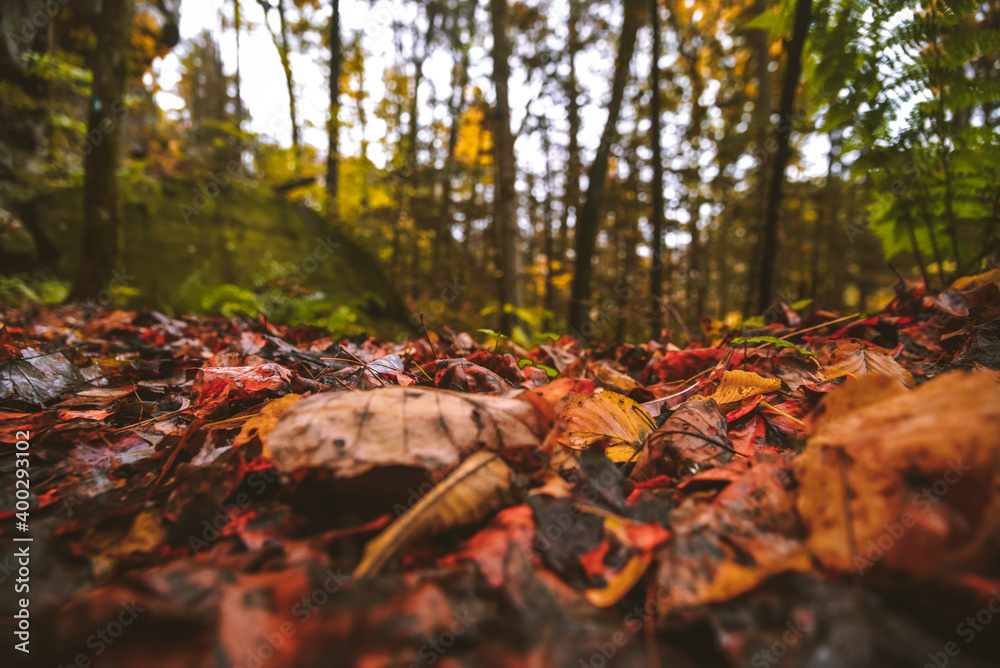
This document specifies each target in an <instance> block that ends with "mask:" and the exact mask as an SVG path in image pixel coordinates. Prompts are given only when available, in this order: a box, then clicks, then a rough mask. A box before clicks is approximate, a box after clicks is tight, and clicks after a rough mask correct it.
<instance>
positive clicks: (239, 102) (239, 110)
mask: <svg viewBox="0 0 1000 668" xmlns="http://www.w3.org/2000/svg"><path fill="white" fill-rule="evenodd" d="M233 30H234V32H235V33H236V123H237V126H238V127H239V128H240V129H242V128H243V93H242V88H243V76H242V75H241V73H240V32H242V30H243V12H242V9H241V8H240V0H233Z"/></svg>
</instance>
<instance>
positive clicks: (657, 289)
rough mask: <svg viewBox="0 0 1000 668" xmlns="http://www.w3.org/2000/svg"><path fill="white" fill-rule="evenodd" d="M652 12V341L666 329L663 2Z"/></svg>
mask: <svg viewBox="0 0 1000 668" xmlns="http://www.w3.org/2000/svg"><path fill="white" fill-rule="evenodd" d="M649 12H650V17H651V20H652V28H653V47H652V50H653V52H652V54H651V63H650V75H649V82H650V88H651V89H652V95H653V97H652V100H651V101H650V105H649V120H650V126H649V136H650V144H651V146H652V150H653V158H652V160H653V183H652V184H651V187H652V189H653V197H652V212H651V215H650V219H651V221H652V225H653V239H652V266H651V267H650V272H649V282H650V283H649V296H650V301H652V302H653V314H652V334H651V337H652V338H653V339H658V338H659V337H660V330H662V329H663V209H664V206H663V148H662V146H661V143H660V134H661V129H660V52H661V51H662V50H663V48H662V46H661V44H660V3H659V0H649Z"/></svg>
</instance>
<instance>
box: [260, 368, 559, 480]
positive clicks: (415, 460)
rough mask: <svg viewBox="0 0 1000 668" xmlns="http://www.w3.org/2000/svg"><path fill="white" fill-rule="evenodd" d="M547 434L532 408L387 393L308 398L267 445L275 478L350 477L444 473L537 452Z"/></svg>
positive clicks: (410, 391) (455, 396) (477, 398)
mask: <svg viewBox="0 0 1000 668" xmlns="http://www.w3.org/2000/svg"><path fill="white" fill-rule="evenodd" d="M524 394H527V393H524ZM539 401H540V400H539ZM549 428H550V424H549V421H548V419H547V418H546V416H544V415H543V414H542V411H540V410H539V409H538V408H537V407H536V405H535V403H532V402H530V401H523V400H521V399H518V398H512V397H511V396H509V395H508V396H505V397H494V396H486V395H469V394H462V393H459V392H450V391H447V390H438V389H434V388H423V387H405V388H404V387H387V388H383V389H376V390H370V391H352V392H330V393H325V394H320V395H316V396H312V397H307V398H306V399H303V400H301V401H299V402H297V403H296V404H294V405H293V406H291V407H289V408H288V409H287V410H286V411H285V412H284V414H283V415H282V416H281V419H280V420H279V421H278V424H277V426H276V427H275V428H274V431H273V432H271V434H270V436H269V437H268V439H267V445H268V449H269V451H270V453H271V457H272V458H273V461H274V465H275V467H276V468H277V469H278V470H280V471H295V470H297V469H302V468H329V469H331V470H333V471H334V472H335V473H336V475H337V476H338V477H353V476H357V475H360V474H362V473H365V472H367V471H369V470H371V469H373V468H375V467H379V466H412V467H419V468H424V469H427V470H430V471H442V472H446V471H449V470H451V469H453V468H455V467H456V466H457V465H458V463H459V462H460V461H461V460H463V459H465V458H466V457H468V456H469V455H470V454H471V453H473V452H475V451H477V450H481V449H489V450H494V451H498V450H502V449H505V448H517V447H534V446H537V445H539V444H540V443H541V441H542V439H543V438H544V436H545V435H546V433H547V432H548V430H549Z"/></svg>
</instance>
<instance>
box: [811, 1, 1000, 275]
mask: <svg viewBox="0 0 1000 668" xmlns="http://www.w3.org/2000/svg"><path fill="white" fill-rule="evenodd" d="M819 4H820V11H819V18H818V20H817V29H816V30H815V31H814V38H813V39H814V44H815V47H816V48H815V49H814V50H815V53H816V56H817V59H818V61H819V62H820V63H824V61H826V60H827V59H829V60H830V62H831V64H830V65H828V66H823V65H820V64H817V65H816V66H815V69H814V76H815V79H814V81H813V83H814V84H815V87H816V88H818V89H821V90H822V91H824V93H823V94H822V95H821V96H820V99H821V102H823V103H825V105H826V111H825V114H824V124H823V129H824V130H827V131H829V130H833V129H836V128H842V127H847V126H852V127H851V128H850V131H849V133H848V138H847V140H846V142H845V146H844V150H845V152H850V151H852V150H853V151H857V152H858V159H857V160H856V161H855V162H854V164H853V166H852V169H853V171H854V172H855V174H856V175H857V176H858V177H864V176H870V177H871V185H872V192H873V195H874V197H873V200H872V201H871V202H870V203H869V205H868V206H867V209H866V212H867V215H868V219H867V223H862V224H861V225H853V224H850V225H848V226H847V227H846V228H845V232H847V233H848V235H849V236H850V235H853V234H859V233H862V232H864V231H866V230H867V229H871V231H872V232H874V233H875V234H876V235H877V236H878V237H879V239H880V240H881V242H882V245H883V248H884V250H885V253H886V255H887V256H888V257H890V258H891V257H892V256H894V255H896V254H898V253H900V252H901V251H909V252H910V253H912V256H913V259H914V261H915V263H916V265H917V266H918V267H919V269H920V272H921V274H922V276H923V277H924V279H925V281H927V282H930V281H931V277H932V272H933V273H934V274H936V279H937V282H938V283H939V284H941V285H943V284H946V283H947V282H948V281H949V279H950V276H949V275H954V274H961V273H964V272H966V271H969V270H971V269H974V268H975V267H976V265H977V264H979V263H980V262H981V261H982V260H983V259H984V258H985V257H986V256H987V255H988V253H989V250H990V249H991V248H995V246H996V244H997V241H998V237H997V234H998V224H997V223H998V217H1000V210H998V207H997V205H996V202H997V198H998V196H1000V139H998V137H997V134H996V132H995V130H994V129H993V126H994V125H995V124H996V122H997V120H998V119H997V115H998V114H997V102H996V101H997V99H1000V80H997V79H996V77H995V76H993V74H992V72H993V63H995V61H996V58H997V56H998V51H1000V30H997V29H996V28H994V27H992V26H995V25H997V19H998V12H997V10H996V9H994V8H984V7H983V6H982V3H980V2H975V0H934V1H931V2H919V3H914V2H913V1H912V0H886V1H885V2H880V3H868V2H861V1H860V0H847V1H844V2H832V1H829V0H827V1H824V2H821V3H819Z"/></svg>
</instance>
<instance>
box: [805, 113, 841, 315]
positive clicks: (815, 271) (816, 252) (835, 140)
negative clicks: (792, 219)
mask: <svg viewBox="0 0 1000 668" xmlns="http://www.w3.org/2000/svg"><path fill="white" fill-rule="evenodd" d="M840 146H841V130H840V129H836V130H834V131H833V132H831V133H830V152H829V154H828V155H827V168H826V182H825V183H824V184H823V191H824V195H825V197H824V198H823V199H824V200H826V202H824V204H823V205H821V206H820V207H819V210H818V211H817V212H816V225H815V227H814V228H813V248H812V251H813V252H812V261H811V262H810V263H809V265H810V267H809V272H810V276H809V298H810V299H812V300H813V303H815V302H816V297H817V295H818V294H819V274H820V272H819V265H820V254H821V249H822V248H823V239H824V238H825V237H826V235H825V234H824V233H823V232H824V228H825V227H827V226H831V225H832V226H836V225H837V213H838V209H839V205H840V188H839V185H840V177H837V176H834V173H833V168H834V167H835V166H836V164H837V160H838V157H839V155H840ZM834 179H836V182H834ZM828 208H829V212H830V216H829V218H830V220H829V221H825V220H824V213H825V212H826V211H827V209H828ZM826 250H827V262H826V264H827V266H830V264H831V263H830V260H831V258H830V256H829V253H830V249H829V248H827V249H826Z"/></svg>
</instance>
